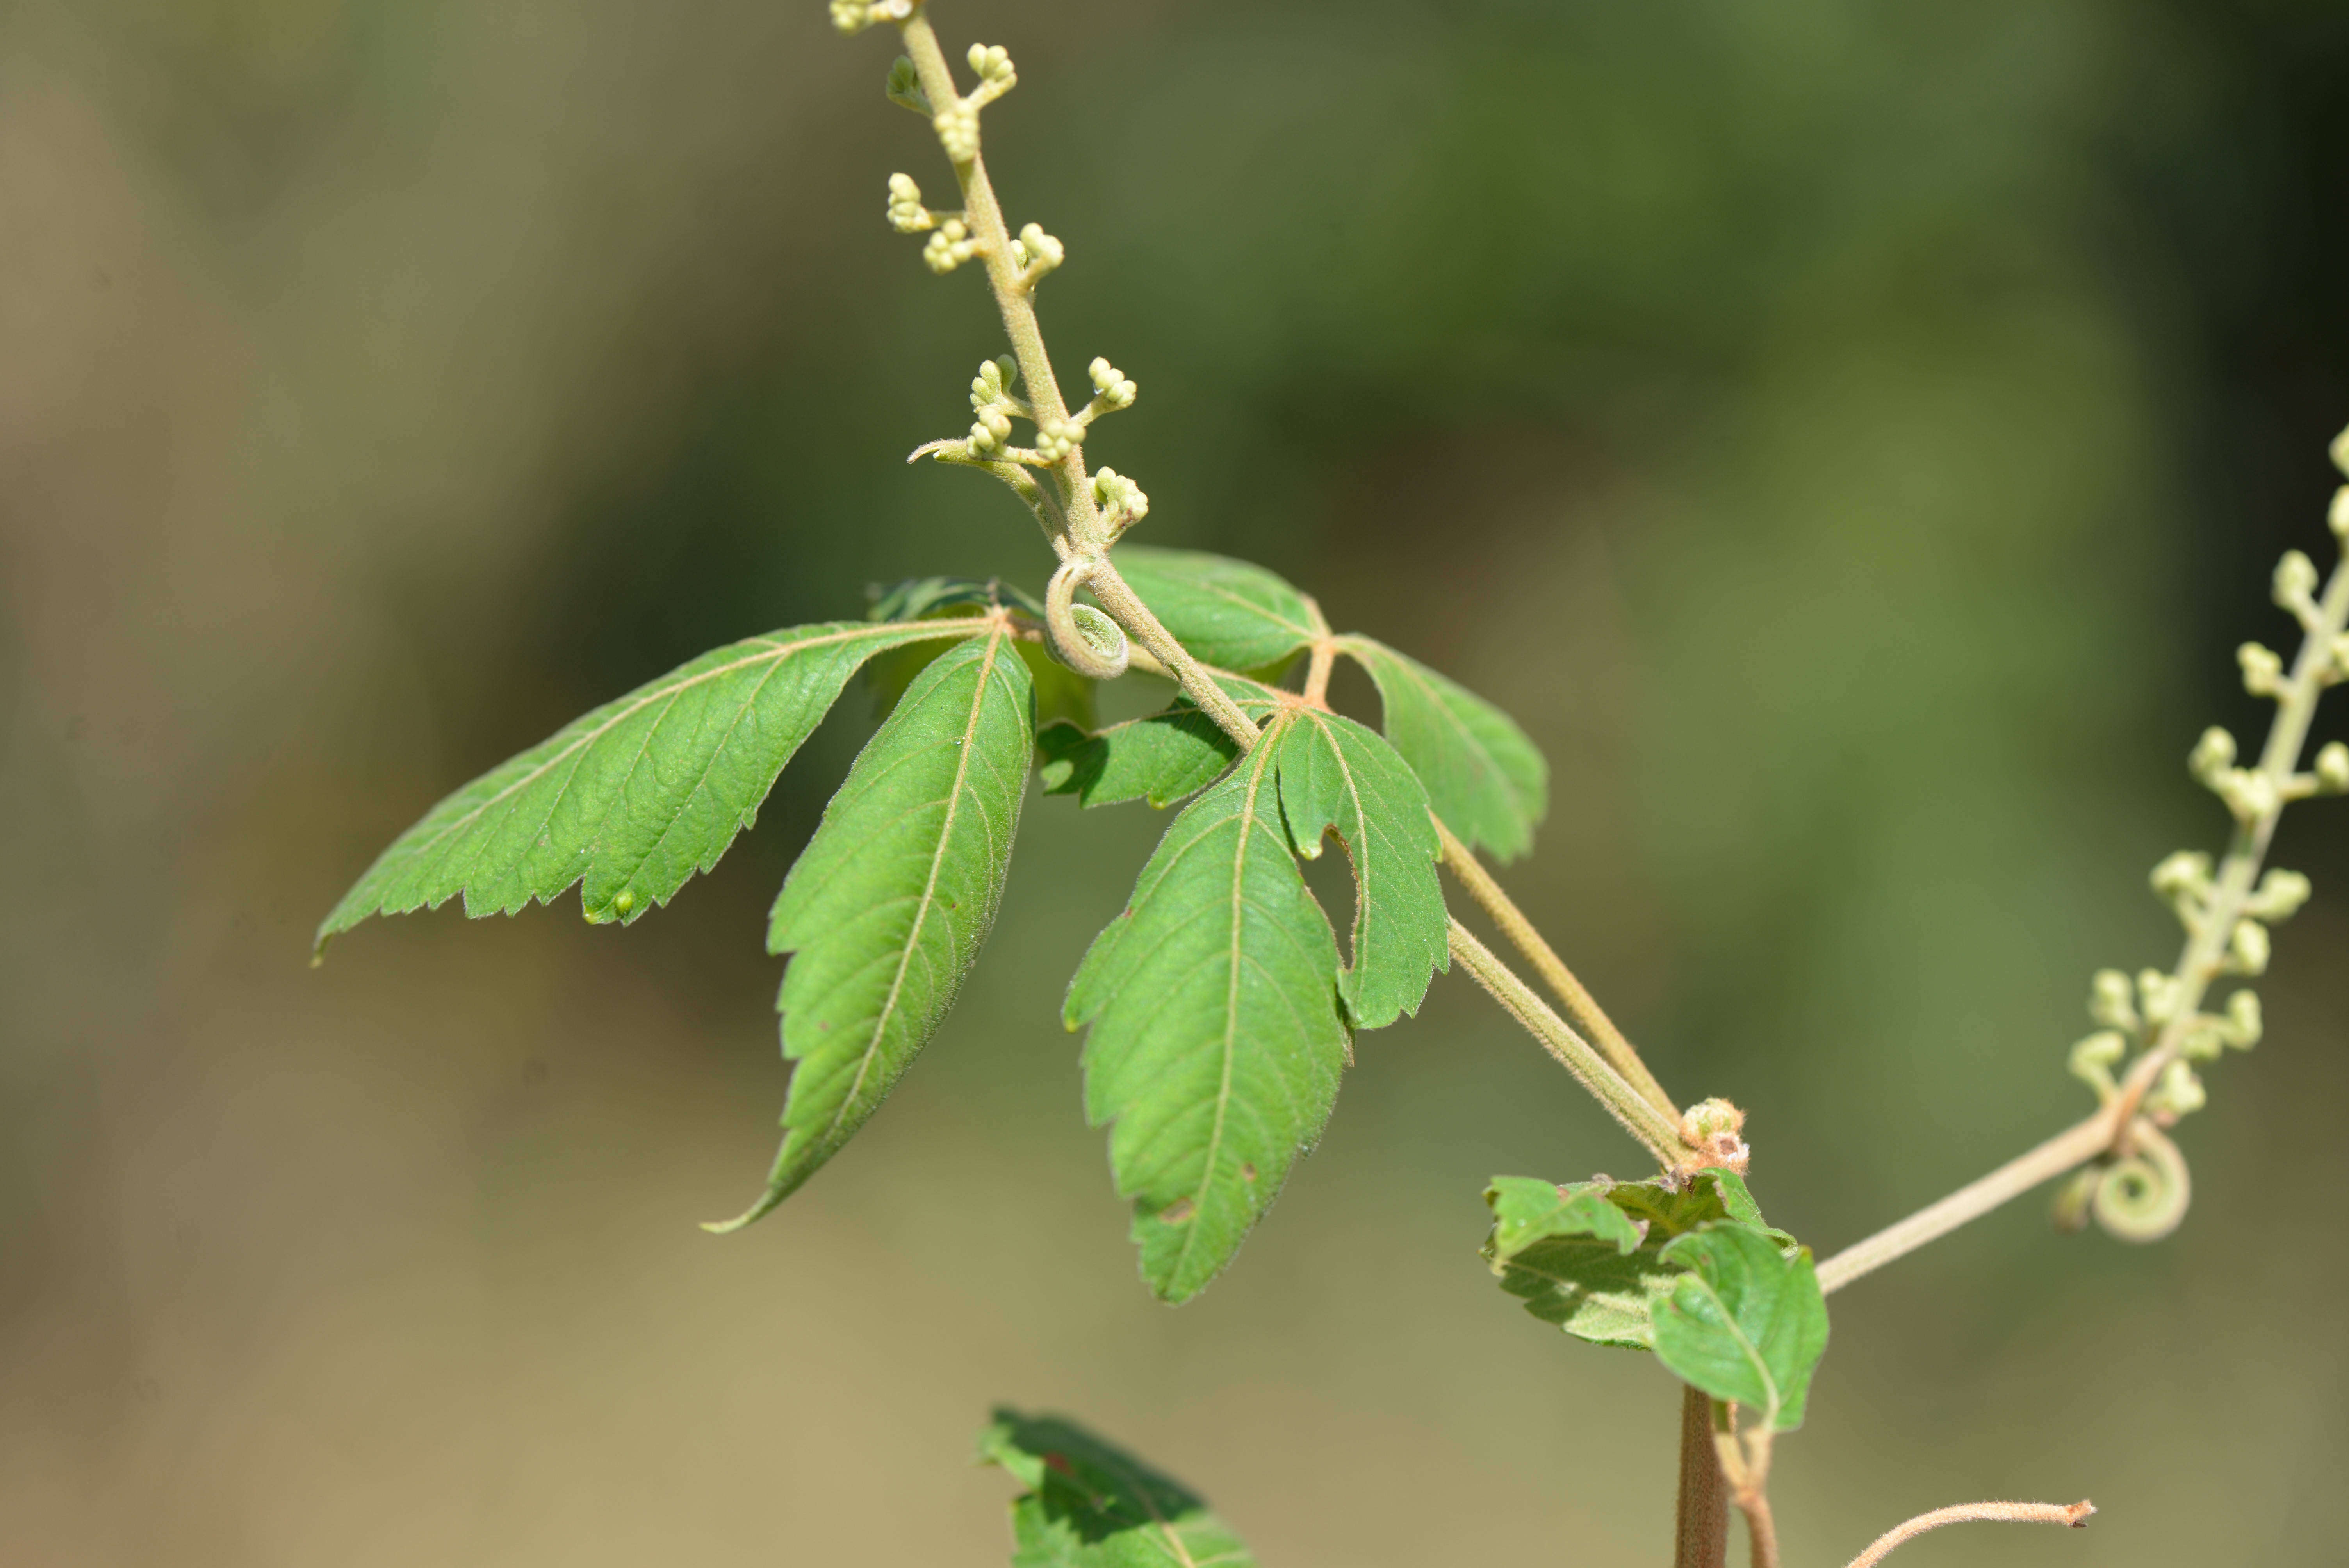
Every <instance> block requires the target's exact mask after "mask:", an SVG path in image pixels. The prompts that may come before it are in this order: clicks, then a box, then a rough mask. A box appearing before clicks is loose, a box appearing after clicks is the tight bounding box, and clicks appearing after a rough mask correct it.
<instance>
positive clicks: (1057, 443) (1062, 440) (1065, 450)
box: [1036, 419, 1085, 463]
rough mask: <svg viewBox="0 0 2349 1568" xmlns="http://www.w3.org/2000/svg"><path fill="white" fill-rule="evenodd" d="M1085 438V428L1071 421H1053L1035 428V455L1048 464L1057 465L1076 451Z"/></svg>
mask: <svg viewBox="0 0 2349 1568" xmlns="http://www.w3.org/2000/svg"><path fill="white" fill-rule="evenodd" d="M1084 438H1085V428H1084V427H1083V426H1082V425H1080V424H1078V423H1077V422H1076V421H1075V420H1073V419H1055V420H1053V421H1052V422H1051V423H1050V424H1049V425H1040V426H1038V427H1037V428H1036V455H1037V456H1038V457H1040V458H1042V459H1044V460H1045V461H1046V462H1048V463H1057V462H1059V461H1060V460H1061V459H1062V458H1065V457H1067V456H1068V455H1069V454H1070V453H1071V452H1073V451H1075V450H1076V449H1077V443H1078V442H1080V441H1081V440H1083V439H1084Z"/></svg>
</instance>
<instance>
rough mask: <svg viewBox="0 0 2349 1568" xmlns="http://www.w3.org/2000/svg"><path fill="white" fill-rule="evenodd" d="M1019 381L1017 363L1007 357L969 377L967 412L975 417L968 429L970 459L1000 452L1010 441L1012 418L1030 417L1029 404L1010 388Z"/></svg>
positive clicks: (985, 365)
mask: <svg viewBox="0 0 2349 1568" xmlns="http://www.w3.org/2000/svg"><path fill="white" fill-rule="evenodd" d="M1018 382H1019V361H1018V360H1015V359H1013V358H1012V357H1011V356H1009V355H1008V354H1004V355H999V356H996V357H995V358H993V359H990V360H988V362H987V363H986V364H984V365H982V366H979V367H978V375H977V376H975V377H972V378H971V383H970V411H971V412H972V413H974V414H976V415H978V419H977V421H976V422H974V423H973V424H972V426H971V428H970V440H969V443H968V444H969V451H970V455H971V456H972V457H973V458H981V459H983V458H988V457H992V456H994V455H996V454H997V453H999V452H1001V451H1002V450H1003V449H1004V447H1005V445H1006V444H1007V443H1008V442H1009V440H1010V439H1011V420H1012V418H1013V416H1015V415H1016V416H1018V417H1019V418H1022V419H1025V418H1029V417H1030V416H1029V413H1028V405H1027V403H1026V401H1025V400H1023V399H1022V398H1020V397H1018V396H1016V395H1015V394H1014V393H1013V392H1012V390H1011V388H1012V387H1014V386H1015V385H1017V384H1018Z"/></svg>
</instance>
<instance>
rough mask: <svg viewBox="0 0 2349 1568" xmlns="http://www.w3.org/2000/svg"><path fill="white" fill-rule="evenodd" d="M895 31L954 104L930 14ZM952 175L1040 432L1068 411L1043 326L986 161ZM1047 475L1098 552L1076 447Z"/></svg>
mask: <svg viewBox="0 0 2349 1568" xmlns="http://www.w3.org/2000/svg"><path fill="white" fill-rule="evenodd" d="M898 31H899V32H900V33H901V34H902V35H903V36H904V37H905V53H906V55H907V57H910V58H911V59H912V60H913V62H914V70H915V73H916V75H917V76H919V77H921V79H922V91H923V92H924V93H925V94H926V96H927V97H928V98H929V100H930V105H931V107H932V108H937V109H945V108H949V107H951V106H953V105H955V104H958V103H960V102H961V101H962V95H961V93H960V92H959V91H957V88H956V87H955V80H954V69H953V67H950V66H948V65H947V56H946V51H945V50H944V49H942V48H941V47H939V46H938V36H937V34H936V32H935V31H933V30H932V28H931V26H930V21H929V17H928V16H927V15H925V14H924V13H922V12H920V11H916V12H915V13H914V14H913V15H911V16H909V17H907V18H906V19H905V22H903V23H902V24H900V25H899V27H898ZM954 171H955V179H956V181H957V182H958V183H960V185H961V186H962V207H963V222H966V223H968V225H969V226H970V232H971V237H972V238H973V239H974V240H976V241H978V252H979V253H980V254H981V255H982V256H983V257H985V259H986V262H987V282H988V286H989V287H990V288H992V289H993V290H994V291H995V304H996V308H997V309H998V310H999V311H1000V312H1001V313H1002V315H1003V330H1004V332H1005V333H1006V334H1007V335H1009V337H1010V339H1011V352H1012V355H1013V356H1014V357H1015V358H1017V359H1018V360H1019V379H1020V381H1021V383H1022V384H1023V385H1024V386H1025V387H1026V388H1027V394H1028V406H1029V407H1030V408H1032V409H1033V410H1035V414H1036V420H1037V424H1038V427H1039V428H1042V427H1043V426H1044V425H1046V424H1048V423H1049V424H1059V423H1061V421H1063V420H1065V419H1067V418H1068V417H1069V406H1068V404H1067V402H1066V401H1065V400H1063V399H1062V397H1061V383H1060V380H1059V378H1058V377H1055V376H1054V375H1053V374H1052V358H1051V356H1050V355H1049V354H1047V353H1045V351H1044V329H1043V327H1042V326H1041V325H1040V324H1039V323H1038V322H1037V320H1036V305H1035V302H1034V300H1033V299H1032V298H1031V297H1030V291H1029V289H1028V288H1027V286H1026V285H1025V284H1023V283H1022V282H1021V280H1020V276H1019V267H1018V266H1017V265H1016V264H1015V263H1013V261H1012V258H1011V229H1010V226H1009V224H1007V223H1006V222H1004V221H1003V207H1002V204H1001V203H1000V202H999V201H996V199H995V187H994V186H993V185H992V184H990V183H989V182H988V178H987V160H986V158H985V156H984V155H981V156H977V157H974V158H972V159H971V160H970V161H969V162H968V163H957V164H956V165H955V166H954ZM1052 471H1053V473H1054V475H1055V476H1056V477H1057V478H1058V479H1059V480H1060V481H1061V500H1062V503H1063V505H1064V506H1065V508H1066V511H1067V521H1066V528H1067V533H1066V536H1065V540H1064V542H1065V544H1066V545H1067V546H1068V547H1070V548H1071V549H1076V550H1091V551H1099V550H1101V549H1102V548H1103V544H1102V538H1101V533H1102V522H1101V512H1100V510H1099V509H1098V508H1096V507H1095V506H1094V505H1093V493H1092V485H1091V484H1090V483H1089V482H1087V479H1086V475H1085V459H1084V454H1083V450H1082V449H1081V448H1080V449H1075V450H1072V451H1071V452H1070V453H1069V455H1068V456H1067V457H1065V458H1062V459H1061V460H1060V461H1059V462H1058V463H1056V464H1054V465H1053V469H1052ZM1129 629H1130V628H1129Z"/></svg>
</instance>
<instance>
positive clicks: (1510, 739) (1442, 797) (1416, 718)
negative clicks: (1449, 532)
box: [1338, 635, 1549, 861]
mask: <svg viewBox="0 0 2349 1568" xmlns="http://www.w3.org/2000/svg"><path fill="white" fill-rule="evenodd" d="M1338 646H1339V648H1340V651H1342V652H1343V653H1345V654H1346V655H1348V656H1350V658H1352V659H1353V660H1354V661H1355V662H1356V663H1358V664H1360V665H1361V666H1362V668H1363V669H1365V670H1367V671H1369V672H1370V676H1371V680H1372V681H1373V682H1374V683H1375V684H1376V685H1377V686H1378V688H1379V701H1380V703H1381V705H1382V707H1384V710H1385V711H1384V714H1383V716H1382V717H1381V724H1380V727H1381V729H1383V730H1384V731H1385V732H1386V738H1388V739H1389V740H1392V741H1393V742H1394V746H1395V749H1396V750H1398V751H1400V752H1402V757H1403V760H1404V761H1406V762H1408V763H1410V764H1411V766H1412V769H1413V771H1414V772H1416V773H1417V774H1418V775H1419V778H1420V781H1421V782H1422V783H1423V784H1425V785H1426V786H1427V796H1428V799H1429V800H1430V801H1432V802H1433V804H1434V807H1435V814H1436V815H1437V816H1439V817H1441V818H1443V819H1444V823H1445V825H1446V826H1448V827H1449V828H1451V830H1453V831H1454V833H1456V834H1458V835H1459V836H1460V839H1461V841H1462V842H1464V843H1465V844H1466V845H1467V846H1468V847H1469V848H1470V849H1486V850H1490V851H1492V852H1493V853H1494V854H1495V855H1497V856H1499V857H1500V858H1501V859H1502V860H1505V861H1506V860H1512V859H1515V858H1516V856H1518V855H1521V854H1523V853H1525V851H1526V850H1528V849H1531V848H1532V847H1533V841H1534V828H1535V827H1536V825H1537V824H1538V823H1539V822H1540V821H1541V820H1542V817H1543V815H1544V814H1545V813H1546V812H1547V811H1548V810H1549V764H1548V763H1547V762H1545V761H1543V760H1542V754H1541V752H1540V751H1539V750H1537V749H1536V748H1535V746H1534V743H1533V742H1532V741H1531V740H1529V739H1527V738H1526V732H1525V731H1524V730H1522V729H1520V728H1518V727H1517V723H1516V720H1515V719H1513V718H1511V717H1509V716H1508V715H1507V714H1506V713H1503V712H1502V711H1501V710H1500V709H1499V708H1497V707H1494V706H1493V705H1492V704H1491V703H1489V702H1486V701H1485V699H1484V698H1483V697H1481V696H1477V695H1476V694H1475V692H1472V691H1470V690H1469V689H1468V688H1467V687H1466V686H1462V685H1461V684H1460V683H1459V682H1457V681H1454V680H1453V679H1451V678H1450V677H1449V676H1442V675H1438V674H1437V673H1436V672H1435V671H1433V670H1432V669H1429V668H1428V667H1427V666H1426V665H1423V664H1421V663H1420V662H1419V661H1418V660H1417V659H1414V658H1412V657H1410V656H1409V655H1404V654H1399V653H1397V652H1395V650H1393V649H1392V648H1390V647H1388V646H1387V645H1385V644H1384V643H1380V642H1374V641H1372V640H1371V638H1369V637H1363V636H1353V635H1349V636H1346V637H1341V638H1340V639H1339V642H1338Z"/></svg>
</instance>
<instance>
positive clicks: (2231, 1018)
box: [2226, 991, 2267, 1051]
mask: <svg viewBox="0 0 2349 1568" xmlns="http://www.w3.org/2000/svg"><path fill="white" fill-rule="evenodd" d="M2266 1032H2267V1024H2266V1022H2265V1020H2264V1019H2262V1018H2261V1016H2260V994H2259V993H2258V992H2257V991H2238V992H2236V993H2235V994H2234V995H2231V996H2230V997H2228V998H2227V1025H2226V1037H2227V1043H2228V1044H2229V1045H2230V1046H2232V1047H2235V1048H2236V1049H2237V1050H2239V1051H2248V1050H2250V1049H2251V1047H2253V1046H2256V1045H2258V1044H2259V1043H2260V1037H2261V1035H2263V1034H2265V1033H2266Z"/></svg>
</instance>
